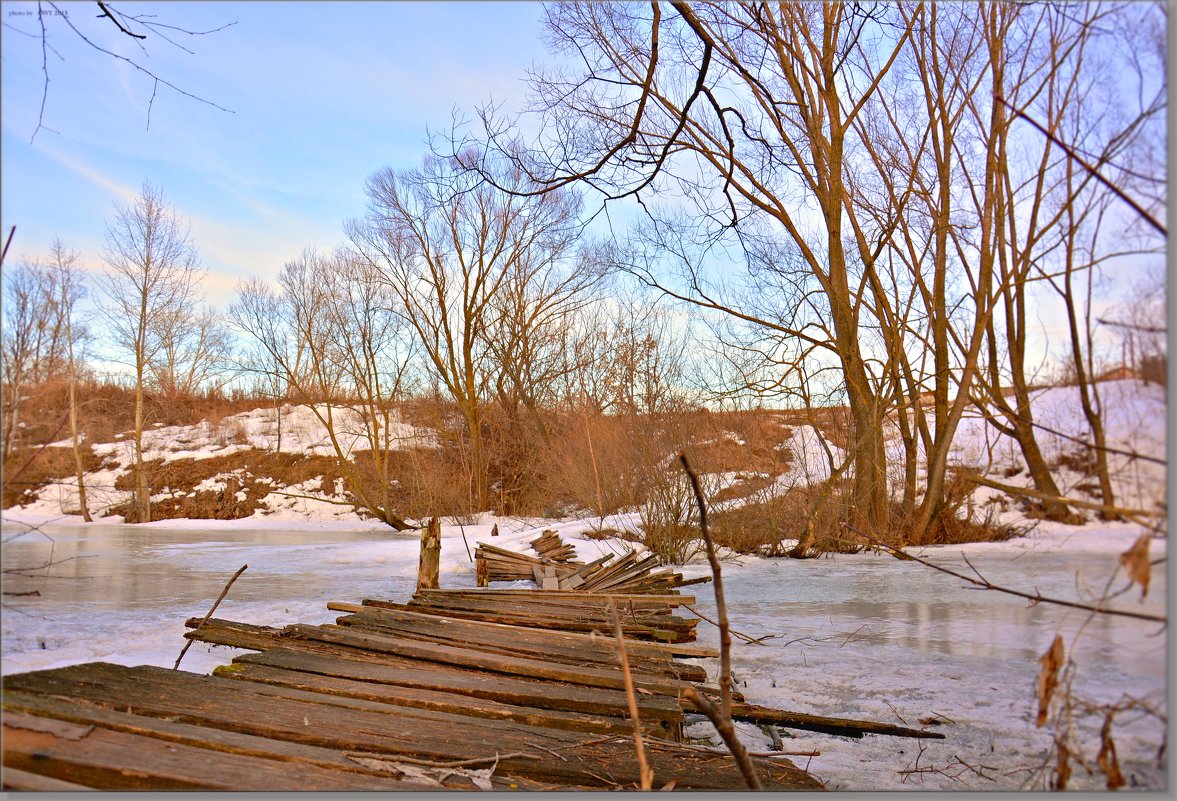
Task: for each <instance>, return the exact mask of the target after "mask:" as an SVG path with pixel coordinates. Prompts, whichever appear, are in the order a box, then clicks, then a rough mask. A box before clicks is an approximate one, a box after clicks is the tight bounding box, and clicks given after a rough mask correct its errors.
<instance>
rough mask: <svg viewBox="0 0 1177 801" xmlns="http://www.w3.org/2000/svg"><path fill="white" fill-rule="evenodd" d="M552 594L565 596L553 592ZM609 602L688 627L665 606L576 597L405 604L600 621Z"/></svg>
mask: <svg viewBox="0 0 1177 801" xmlns="http://www.w3.org/2000/svg"><path fill="white" fill-rule="evenodd" d="M552 594H553V595H557V596H558V595H566V594H565V593H563V592H562V591H556V592H555V593H552ZM609 600H611V601H612V603H613V605H614V606H615V608H617V610H618V611H620V612H624V614H625V616H626V617H628V618H632V619H636V620H640V621H642V622H646V621H647V620H657V621H663V620H665V621H667V625H666V626H665V627H666V628H675V627H682V628H692V627H693V624H692V623H691V620H692V618H687V617H679V616H677V615H674V614H672V610H671V609H670V607H668V606H651V605H641V604H637V603H633V602H631V601H628V600H621V599H602V600H595V599H589V600H585V601H579V602H578V601H577V599H576V596H571V597H569V598H567V600H561V599H559V598H558V597H550V598H544V599H531V598H527V597H525V596H514V597H509V598H476V597H471V596H460V595H452V596H443V595H437V594H434V593H429V594H420V595H416V596H414V597H413V599H412V600H411V601H409V606H426V607H431V608H436V609H448V608H457V609H486V610H491V611H504V612H514V613H518V614H529V615H535V616H537V617H559V618H576V619H583V620H592V619H602V618H605V617H607V616H608V614H609V612H608V610H609Z"/></svg>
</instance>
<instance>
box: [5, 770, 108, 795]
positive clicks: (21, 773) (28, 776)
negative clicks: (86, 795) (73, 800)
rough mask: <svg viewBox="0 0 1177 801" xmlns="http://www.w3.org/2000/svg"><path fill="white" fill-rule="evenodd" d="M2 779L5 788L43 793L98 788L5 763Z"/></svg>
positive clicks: (71, 791)
mask: <svg viewBox="0 0 1177 801" xmlns="http://www.w3.org/2000/svg"><path fill="white" fill-rule="evenodd" d="M0 779H2V780H3V785H0V787H2V788H3V789H5V790H18V791H19V790H24V791H31V792H41V793H73V792H78V791H82V790H93V789H96V788H93V787H87V786H86V785H83V784H74V783H73V782H67V781H65V780H64V779H55V778H53V777H52V776H41V775H39V774H37V773H29V772H28V771H26V770H17V769H16V768H14V767H12V766H11V765H5V766H4V770H3V771H0Z"/></svg>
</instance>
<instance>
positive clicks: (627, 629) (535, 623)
mask: <svg viewBox="0 0 1177 801" xmlns="http://www.w3.org/2000/svg"><path fill="white" fill-rule="evenodd" d="M373 605H376V606H380V607H381V608H387V609H408V610H410V611H415V612H423V611H426V610H433V613H434V614H444V615H445V616H447V617H459V618H465V619H468V620H484V621H487V622H488V623H502V624H505V625H509V626H528V627H532V628H541V629H553V628H554V629H558V630H562V631H574V632H593V631H595V632H598V633H599V635H602V636H603V635H605V633H606V632H607V631H610V627H611V625H612V624H609V625H608V626H607V625H606V624H605V622H604V621H602V622H597V623H594V622H587V621H576V620H569V619H567V618H537V617H533V616H529V615H519V614H510V613H501V612H488V611H485V610H483V611H478V610H464V609H453V608H447V609H440V608H436V609H435V608H434V607H424V606H406V605H405V604H395V603H392V602H390V601H374V602H373ZM622 631H623V632H624V633H625V634H626V635H628V636H633V637H638V636H640V637H650V638H654V637H658V636H659V635H660V634H661V635H664V639H665V641H666V642H670V643H675V644H677V643H679V642H682V641H689V640H690V639H693V638H694V632H690V633H689V634H686V633H683V632H680V631H664V630H661V629H652V628H650V627H648V626H642V625H634V624H632V623H622Z"/></svg>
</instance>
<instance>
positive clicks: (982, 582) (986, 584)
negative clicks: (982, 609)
mask: <svg viewBox="0 0 1177 801" xmlns="http://www.w3.org/2000/svg"><path fill="white" fill-rule="evenodd" d="M842 525H844V526H845V527H846V528H848V529H849V530H850V531H853V532H854V533H855V534H857V535H858V536H860V537H862V538H863V539H865V540H866V541H867V542H869V543H870V544H871V545H874V546H875V547H877V548H883V549H885V550H886V551H887V552H888V553H890V554H891V555H892V556H894V557H895V558H896V559H899V560H900V561H910V562H918V563H920V564H921V565H923V566H925V567H930V568H932V569H933V570H939V571H940V572H941V573H947V574H948V575H950V576H953V577H954V578H958V579H961V580H963V581H967V582H968V583H969V584H972V585H975V586H977V587H980V588H981V589H985V590H996V591H997V592H1004V593H1006V594H1008V595H1016V596H1017V597H1019V598H1025V599H1027V600H1029V601H1031V602H1033V603H1036V604H1038V603H1047V604H1055V605H1057V606H1066V607H1070V608H1071V609H1082V610H1084V611H1087V612H1098V613H1100V614H1103V615H1118V616H1119V617H1130V618H1133V619H1135V620H1147V621H1149V622H1151V623H1161V624H1164V625H1166V626H1167V625H1169V618H1168V617H1167V616H1165V615H1150V614H1148V613H1146V612H1131V611H1128V610H1126V609H1108V608H1107V607H1103V606H1094V605H1092V604H1084V603H1079V602H1078V601H1067V600H1063V599H1061V598H1050V597H1047V596H1045V595H1042V594H1041V593H1039V592H1037V591H1035V592H1033V593H1029V592H1022V591H1021V590H1015V589H1012V588H1010V587H1002V586H999V585H997V584H994V583H993V582H991V581H989V580H988V579H987V578H985V577H984V576H981V574H980V573H979V572H977V569H976V568H973V571H974V572H977V575H978V576H981V578H979V579H975V578H972V577H971V576H966V575H964V574H963V573H958V572H956V571H955V570H950V569H949V568H947V567H944V566H942V565H938V564H936V563H934V562H929V561H927V560H926V559H921V558H920V557H918V556H912V555H911V554H909V553H907V552H906V551H904V550H903V549H901V548H896V547H895V546H894V545H888V544H887V543H885V542H879V541H878V540H876V539H875V538H873V537H871V536H870V535H868V534H864V533H863V532H861V531H859V530H858V529H857V528H855V527H854V526H852V525H850V524H849V523H843V524H842ZM965 561H966V562H967V561H968V560H967V558H966V560H965ZM969 566H970V567H972V565H969Z"/></svg>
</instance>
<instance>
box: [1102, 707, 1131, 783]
mask: <svg viewBox="0 0 1177 801" xmlns="http://www.w3.org/2000/svg"><path fill="white" fill-rule="evenodd" d="M1115 717H1116V710H1115V709H1109V710H1108V716H1107V717H1106V718H1105V719H1104V721H1103V726H1102V727H1101V728H1100V730H1099V755H1098V756H1097V757H1096V761H1097V762H1098V763H1099V769H1100V770H1101V771H1103V775H1104V776H1106V777H1107V781H1108V789H1109V790H1118V789H1120V788H1121V787H1123V786H1124V785H1125V784H1127V782H1125V781H1124V774H1123V773H1120V760H1119V759H1117V758H1116V743H1115V741H1114V740H1112V720H1113V719H1114V718H1115Z"/></svg>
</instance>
